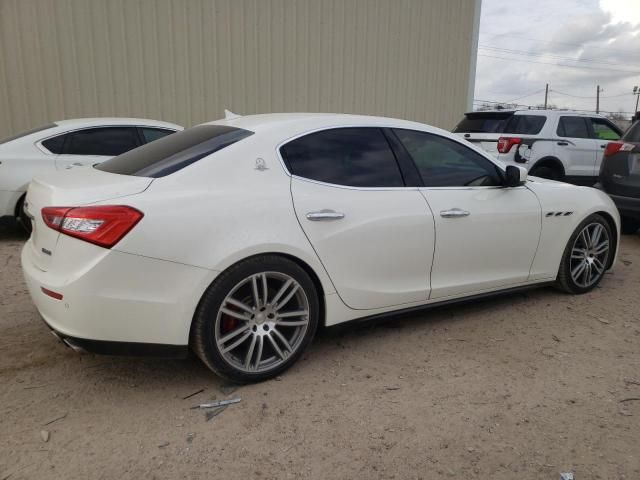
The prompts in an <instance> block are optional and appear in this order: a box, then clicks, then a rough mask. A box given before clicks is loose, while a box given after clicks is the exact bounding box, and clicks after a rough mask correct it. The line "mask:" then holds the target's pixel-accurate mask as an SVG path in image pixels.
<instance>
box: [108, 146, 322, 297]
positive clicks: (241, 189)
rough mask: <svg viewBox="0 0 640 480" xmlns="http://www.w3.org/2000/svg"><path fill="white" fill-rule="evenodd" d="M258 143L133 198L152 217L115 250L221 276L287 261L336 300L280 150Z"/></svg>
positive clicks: (130, 202)
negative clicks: (246, 264) (260, 259)
mask: <svg viewBox="0 0 640 480" xmlns="http://www.w3.org/2000/svg"><path fill="white" fill-rule="evenodd" d="M257 137H258V136H257V135H256V136H254V137H249V138H247V139H245V140H244V141H242V142H239V143H237V144H234V145H231V146H229V147H227V148H225V149H223V150H221V151H219V152H217V153H215V154H214V155H212V156H211V157H209V158H207V159H203V160H201V161H199V162H197V163H196V164H193V165H191V166H190V167H189V168H185V169H183V170H180V171H178V172H176V173H174V174H172V175H170V176H167V177H162V178H158V179H156V180H154V182H153V183H152V184H151V186H150V187H149V188H148V189H147V190H146V191H145V192H144V193H142V194H140V195H134V196H131V197H128V198H127V201H126V203H127V204H128V205H131V206H133V207H135V208H138V209H139V210H140V211H142V212H143V213H144V215H145V216H144V218H143V219H142V220H141V221H140V223H139V224H138V225H137V226H136V228H134V229H133V230H132V231H131V232H130V233H129V234H128V235H127V236H126V237H125V238H124V239H123V240H122V241H121V242H120V243H119V244H118V245H117V246H116V247H115V248H116V249H118V250H120V251H123V252H127V253H132V254H136V255H145V256H148V257H154V258H158V259H162V260H167V261H172V262H178V263H184V264H187V265H193V266H197V267H201V268H206V269H210V270H213V271H216V272H222V271H224V270H225V269H227V268H228V267H230V266H231V265H233V264H235V263H237V262H239V261H241V260H243V259H245V258H247V257H250V256H253V255H259V254H265V253H280V254H285V255H289V256H293V257H295V258H297V259H299V260H301V261H302V262H304V263H305V264H307V265H308V266H309V267H310V268H311V269H312V270H313V271H314V272H315V273H316V275H317V276H318V279H319V280H320V282H321V284H322V287H323V290H324V293H325V294H330V293H334V292H335V289H334V287H333V285H332V283H331V281H330V280H329V277H328V276H327V274H326V272H325V270H324V268H323V267H322V264H321V263H320V262H319V260H318V258H317V256H316V254H315V252H314V251H313V249H312V247H311V245H310V244H309V241H308V240H307V238H306V236H305V235H304V233H303V231H302V229H301V227H300V225H299V224H298V220H297V218H296V215H295V212H294V210H293V203H292V200H291V189H290V177H289V176H288V175H287V174H286V172H285V171H284V168H283V166H282V165H281V163H280V160H279V158H278V157H277V155H276V149H275V145H276V144H275V143H270V142H268V141H267V142H265V141H264V136H263V137H262V139H261V140H260V141H258V140H257ZM258 159H261V160H258ZM107 203H108V202H107Z"/></svg>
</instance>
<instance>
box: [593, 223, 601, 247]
mask: <svg viewBox="0 0 640 480" xmlns="http://www.w3.org/2000/svg"><path fill="white" fill-rule="evenodd" d="M603 230H604V228H602V225H600V224H599V223H598V224H596V226H595V227H593V232H592V233H591V245H590V247H591V248H593V247H594V246H595V245H597V244H598V241H599V240H600V236H601V235H602V231H603Z"/></svg>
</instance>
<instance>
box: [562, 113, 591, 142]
mask: <svg viewBox="0 0 640 480" xmlns="http://www.w3.org/2000/svg"><path fill="white" fill-rule="evenodd" d="M557 133H558V135H559V136H561V137H570V138H590V136H589V130H588V129H587V122H586V121H585V119H584V118H583V117H560V121H559V122H558V132H557Z"/></svg>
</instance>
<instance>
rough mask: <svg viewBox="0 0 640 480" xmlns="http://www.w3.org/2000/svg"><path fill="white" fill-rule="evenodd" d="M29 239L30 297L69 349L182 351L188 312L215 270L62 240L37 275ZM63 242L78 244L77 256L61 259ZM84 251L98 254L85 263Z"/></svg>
mask: <svg viewBox="0 0 640 480" xmlns="http://www.w3.org/2000/svg"><path fill="white" fill-rule="evenodd" d="M31 242H32V240H31V239H30V240H29V241H28V242H27V243H26V244H25V247H24V248H23V250H22V269H23V273H24V277H25V281H26V283H27V287H28V289H29V293H30V295H31V298H32V300H33V302H34V304H35V306H36V308H37V309H38V311H39V312H40V315H41V316H42V318H43V319H44V321H45V322H46V323H47V325H48V326H49V327H50V328H51V329H52V330H54V331H55V332H56V333H57V334H58V336H59V337H60V338H62V339H67V340H68V342H66V343H67V344H71V345H72V346H78V347H80V348H81V349H83V350H87V351H91V352H96V353H113V354H124V355H130V354H133V353H135V352H136V351H138V352H142V353H143V354H144V352H145V351H148V353H147V354H152V352H154V351H162V350H165V351H167V350H168V351H169V352H175V351H178V350H183V349H186V348H187V345H188V343H189V330H190V328H191V320H192V318H193V313H194V311H195V308H196V306H197V304H198V302H199V300H200V298H201V296H202V294H203V292H204V290H205V289H206V288H207V286H208V285H209V284H210V283H211V281H212V280H213V278H214V277H215V273H214V272H212V271H211V270H206V269H202V268H197V267H193V266H188V265H183V264H178V263H174V262H167V261H163V260H158V259H152V258H148V257H142V256H139V255H130V254H126V253H123V252H118V251H115V250H104V249H101V248H100V247H96V246H93V245H88V244H87V243H86V242H81V241H80V240H76V239H73V238H71V237H64V238H63V237H62V236H61V238H60V239H59V242H58V246H57V248H56V252H55V253H54V257H53V258H52V263H51V265H50V266H49V267H48V270H47V271H42V270H41V269H39V268H38V267H36V265H35V263H34V261H33V248H32V245H31ZM66 242H73V243H77V242H80V243H81V244H82V245H81V246H80V245H79V247H80V248H77V249H70V250H73V251H75V252H76V255H75V259H71V260H70V259H68V258H63V257H64V256H63V255H61V252H60V248H61V245H60V244H61V243H66ZM69 247H71V245H66V248H65V249H69ZM88 248H95V249H99V250H100V251H99V252H98V253H99V255H97V256H96V257H94V259H93V260H91V261H89V260H88V259H86V258H83V255H82V249H88ZM56 257H57V258H56ZM43 288H44V289H46V290H49V291H51V292H55V294H57V295H61V296H62V298H61V299H56V298H53V297H52V296H50V295H47V294H45V293H44V292H43V290H42V289H43ZM170 356H174V355H173V354H171V355H170Z"/></svg>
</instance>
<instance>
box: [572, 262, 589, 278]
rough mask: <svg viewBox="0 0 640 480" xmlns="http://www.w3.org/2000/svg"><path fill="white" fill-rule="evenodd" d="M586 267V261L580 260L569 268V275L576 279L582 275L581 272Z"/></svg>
mask: <svg viewBox="0 0 640 480" xmlns="http://www.w3.org/2000/svg"><path fill="white" fill-rule="evenodd" d="M585 268H587V262H584V261H583V262H580V263H579V264H578V266H577V267H576V268H574V269H573V270H571V276H572V277H573V279H574V280H576V281H577V279H578V278H580V276H581V275H582V272H583V271H584V270H585Z"/></svg>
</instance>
